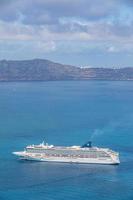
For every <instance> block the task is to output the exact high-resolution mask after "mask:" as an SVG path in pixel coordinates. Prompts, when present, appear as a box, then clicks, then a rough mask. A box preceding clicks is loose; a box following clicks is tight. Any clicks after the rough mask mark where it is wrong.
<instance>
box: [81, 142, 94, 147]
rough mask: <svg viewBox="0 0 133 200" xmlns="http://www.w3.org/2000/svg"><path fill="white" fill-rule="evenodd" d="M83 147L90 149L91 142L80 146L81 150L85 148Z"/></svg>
mask: <svg viewBox="0 0 133 200" xmlns="http://www.w3.org/2000/svg"><path fill="white" fill-rule="evenodd" d="M85 147H88V148H91V147H92V142H91V141H88V142H87V143H85V144H84V145H82V148H85Z"/></svg>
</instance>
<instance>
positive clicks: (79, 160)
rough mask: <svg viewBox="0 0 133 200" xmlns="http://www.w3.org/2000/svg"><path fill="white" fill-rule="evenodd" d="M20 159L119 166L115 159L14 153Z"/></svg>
mask: <svg viewBox="0 0 133 200" xmlns="http://www.w3.org/2000/svg"><path fill="white" fill-rule="evenodd" d="M14 154H15V155H18V156H19V157H20V158H21V159H24V160H35V161H42V162H60V163H82V164H108V165H109V164H110V165H111V164H112V165H115V164H119V163H120V161H119V159H118V158H117V159H116V158H115V159H113V158H108V159H107V158H72V157H46V156H44V155H41V156H40V155H37V154H27V153H25V152H14Z"/></svg>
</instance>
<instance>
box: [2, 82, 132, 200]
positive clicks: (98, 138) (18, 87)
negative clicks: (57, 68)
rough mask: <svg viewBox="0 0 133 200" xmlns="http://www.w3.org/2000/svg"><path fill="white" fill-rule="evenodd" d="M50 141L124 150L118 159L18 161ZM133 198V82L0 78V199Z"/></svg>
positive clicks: (113, 199) (119, 199)
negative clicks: (31, 147) (114, 162)
mask: <svg viewBox="0 0 133 200" xmlns="http://www.w3.org/2000/svg"><path fill="white" fill-rule="evenodd" d="M44 139H45V140H46V141H47V142H48V143H50V144H55V145H82V144H83V143H84V142H86V141H88V139H91V140H92V141H93V143H94V145H96V146H101V147H109V148H112V149H114V150H116V151H119V152H120V159H121V164H120V165H119V166H104V165H76V164H59V163H58V164H55V163H52V164H51V163H43V162H30V161H29V162H26V161H19V160H18V159H17V158H16V157H15V156H13V155H12V154H11V152H12V151H17V150H22V149H23V148H24V147H25V146H26V145H28V144H32V143H37V144H38V143H40V142H42V140H44ZM21 199H22V200H34V199H37V200H68V199H74V200H75V199H77V200H82V199H83V200H88V199H91V200H103V199H108V200H130V199H131V200H132V199H133V82H126V81H125V82H119V81H116V82H111V81H75V82H74V81H73V82H71V81H68V82H21V83H17V82H16V83H14V82H10V83H0V200H21Z"/></svg>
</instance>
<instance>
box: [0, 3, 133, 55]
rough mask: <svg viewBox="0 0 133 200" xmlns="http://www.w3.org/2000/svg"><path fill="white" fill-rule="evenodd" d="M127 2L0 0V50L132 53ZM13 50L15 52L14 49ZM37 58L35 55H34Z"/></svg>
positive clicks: (132, 20) (131, 16)
mask: <svg viewBox="0 0 133 200" xmlns="http://www.w3.org/2000/svg"><path fill="white" fill-rule="evenodd" d="M132 5H133V3H132V1H130V0H117V1H116V0H109V1H107V0H93V1H92V0H73V1H72V0H0V41H1V42H4V44H5V47H4V45H2V46H1V47H0V49H1V51H4V52H5V50H6V48H7V51H9V50H11V49H13V50H14V51H15V52H16V55H17V48H18V49H20V51H21V50H23V54H24V53H25V54H27V53H26V52H27V51H26V49H28V51H30V48H31V49H32V53H33V52H34V54H35V53H36V54H37V52H39V53H41V52H44V53H46V52H47V53H49V52H51V53H53V52H57V54H58V53H61V52H64V53H69V52H71V53H73V54H74V53H75V54H79V53H81V54H83V53H90V52H92V53H93V54H95V53H105V52H106V53H108V54H118V53H119V52H127V53H132V52H133V47H132V45H131V43H132V42H133V14H132V13H133V6H132ZM15 48H16V50H15ZM37 55H38V54H37Z"/></svg>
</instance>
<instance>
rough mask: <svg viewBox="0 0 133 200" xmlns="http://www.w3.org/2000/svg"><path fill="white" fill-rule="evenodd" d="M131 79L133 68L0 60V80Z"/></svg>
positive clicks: (47, 61) (36, 60)
mask: <svg viewBox="0 0 133 200" xmlns="http://www.w3.org/2000/svg"><path fill="white" fill-rule="evenodd" d="M51 80H133V68H129V67H128V68H119V69H114V68H79V67H75V66H71V65H63V64H59V63H54V62H51V61H49V60H43V59H34V60H24V61H7V60H2V61H0V81H51Z"/></svg>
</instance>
